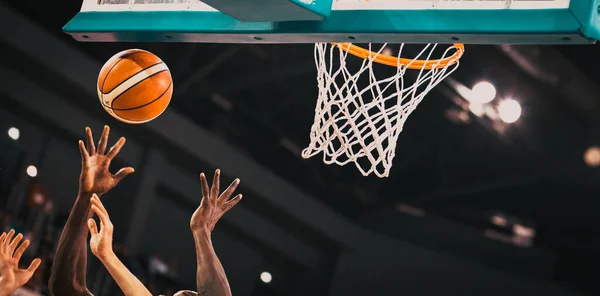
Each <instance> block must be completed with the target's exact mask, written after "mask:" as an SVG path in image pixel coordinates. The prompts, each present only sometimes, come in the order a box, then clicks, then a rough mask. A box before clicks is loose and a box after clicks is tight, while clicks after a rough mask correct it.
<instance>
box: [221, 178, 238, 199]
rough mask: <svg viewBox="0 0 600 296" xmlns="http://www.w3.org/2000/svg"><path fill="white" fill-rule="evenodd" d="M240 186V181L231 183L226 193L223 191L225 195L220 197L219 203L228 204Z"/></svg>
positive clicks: (236, 180)
mask: <svg viewBox="0 0 600 296" xmlns="http://www.w3.org/2000/svg"><path fill="white" fill-rule="evenodd" d="M239 184H240V179H235V180H233V182H231V184H230V185H229V187H227V189H225V191H223V194H221V196H219V202H220V203H221V204H224V203H226V202H227V201H228V200H229V198H230V197H231V195H233V192H234V191H235V189H237V187H238V185H239Z"/></svg>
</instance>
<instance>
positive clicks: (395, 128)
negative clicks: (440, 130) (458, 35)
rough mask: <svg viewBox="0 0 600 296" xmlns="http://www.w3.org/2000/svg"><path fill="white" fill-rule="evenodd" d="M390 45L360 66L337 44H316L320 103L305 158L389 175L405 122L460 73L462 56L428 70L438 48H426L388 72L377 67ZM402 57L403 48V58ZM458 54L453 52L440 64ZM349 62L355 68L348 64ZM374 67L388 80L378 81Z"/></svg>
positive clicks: (367, 173)
mask: <svg viewBox="0 0 600 296" xmlns="http://www.w3.org/2000/svg"><path fill="white" fill-rule="evenodd" d="M386 45H387V44H384V45H383V46H381V48H379V49H376V50H373V49H372V48H371V47H372V45H371V44H369V47H368V49H369V50H370V51H371V52H372V54H371V57H367V58H365V59H364V60H362V63H358V62H360V59H358V58H357V57H354V56H352V55H351V56H350V57H349V58H350V59H348V61H347V60H346V59H347V58H348V55H349V53H348V51H347V50H344V49H342V47H341V46H339V45H338V44H328V43H317V44H315V52H314V54H315V63H316V66H317V82H318V87H319V97H318V101H317V106H316V108H315V117H314V123H313V125H312V127H311V132H310V144H309V146H308V147H307V148H306V149H304V150H303V151H302V157H303V158H310V157H312V156H314V155H316V154H318V153H321V152H322V153H323V161H324V162H325V163H326V164H333V163H335V164H338V165H342V166H343V165H346V164H348V163H354V164H355V165H356V167H357V168H358V169H359V170H360V172H361V173H362V174H363V175H364V176H368V175H370V174H371V173H375V174H376V175H377V176H379V177H387V176H388V175H389V172H390V169H391V167H392V160H393V159H394V156H395V150H396V142H397V140H398V135H399V134H400V132H401V131H402V128H403V126H404V123H405V121H406V119H407V118H408V116H409V115H410V114H411V113H412V112H413V111H414V110H415V108H416V107H417V105H418V104H419V103H420V102H421V101H422V100H423V98H424V97H425V95H427V93H428V92H429V91H430V90H431V89H432V88H433V87H435V86H436V85H437V84H438V83H440V82H441V81H442V80H443V79H444V78H446V77H447V76H448V75H450V74H451V73H452V72H453V71H455V70H456V69H457V68H458V65H459V63H458V59H459V58H460V56H458V57H457V58H456V60H455V61H452V62H450V63H447V65H444V64H441V62H442V61H441V60H439V61H438V62H437V63H436V64H434V65H433V66H431V65H429V66H428V65H427V64H428V63H423V61H430V60H434V58H433V53H434V50H435V49H436V47H437V44H428V45H427V46H425V48H423V49H422V50H421V51H420V53H419V54H418V55H417V56H416V57H415V58H414V60H412V61H409V64H402V63H401V62H400V60H399V59H398V62H397V65H396V67H388V66H384V65H379V64H377V62H375V61H374V60H375V59H376V58H377V56H378V55H381V52H382V51H383V50H384V48H385V47H386ZM403 51H405V46H404V44H402V45H400V49H399V53H398V56H399V57H400V56H402V53H403ZM455 52H456V50H455V49H454V47H452V46H451V47H449V48H448V49H446V50H445V51H443V56H442V59H444V58H449V57H451V56H452V55H453V53H455ZM438 55H439V53H438ZM382 56H383V55H382ZM351 59H354V61H353V62H357V63H356V64H351V63H349V62H350V61H351ZM415 61H416V62H415ZM374 65H377V66H376V67H378V68H377V70H378V71H379V72H381V73H383V74H384V75H380V76H384V77H385V78H383V79H377V78H376V75H375V74H376V73H375V70H374ZM415 66H416V67H417V69H415ZM409 68H412V69H409ZM350 69H354V71H351V70H350ZM356 69H357V70H356ZM407 70H408V71H407ZM381 73H380V74H381Z"/></svg>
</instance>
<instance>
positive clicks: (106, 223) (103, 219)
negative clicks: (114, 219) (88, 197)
mask: <svg viewBox="0 0 600 296" xmlns="http://www.w3.org/2000/svg"><path fill="white" fill-rule="evenodd" d="M92 211H94V213H95V214H96V215H98V218H100V228H103V227H110V225H111V222H110V218H108V213H105V212H103V211H102V210H101V209H100V208H98V206H96V205H93V206H92ZM100 230H102V229H100Z"/></svg>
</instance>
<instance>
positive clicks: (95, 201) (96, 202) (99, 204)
mask: <svg viewBox="0 0 600 296" xmlns="http://www.w3.org/2000/svg"><path fill="white" fill-rule="evenodd" d="M92 205H95V206H96V207H98V208H99V209H100V210H101V211H102V212H103V213H105V214H106V215H108V211H107V210H106V208H105V207H104V204H102V201H100V198H98V196H97V195H96V194H94V195H93V196H92Z"/></svg>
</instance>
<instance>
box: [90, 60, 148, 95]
mask: <svg viewBox="0 0 600 296" xmlns="http://www.w3.org/2000/svg"><path fill="white" fill-rule="evenodd" d="M138 53H142V52H140V51H136V52H130V53H128V54H126V55H124V56H122V57H120V58H119V60H118V61H117V62H116V63H115V64H114V65H112V67H110V69H109V70H108V72H106V75H104V80H103V81H102V86H101V87H100V92H101V93H102V94H104V92H103V91H102V90H103V89H104V84H105V83H106V79H108V76H110V72H111V71H112V70H113V69H114V68H115V67H116V66H117V65H118V64H119V63H120V62H121V61H123V60H124V59H125V58H128V57H131V56H133V55H136V54H138ZM117 86H118V85H117ZM117 86H115V87H113V88H112V89H111V91H112V90H114V89H115V88H116V87H117ZM109 92H110V91H109Z"/></svg>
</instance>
